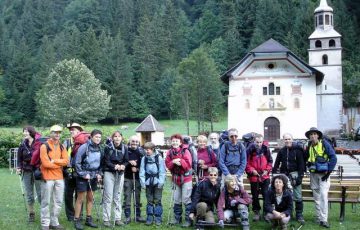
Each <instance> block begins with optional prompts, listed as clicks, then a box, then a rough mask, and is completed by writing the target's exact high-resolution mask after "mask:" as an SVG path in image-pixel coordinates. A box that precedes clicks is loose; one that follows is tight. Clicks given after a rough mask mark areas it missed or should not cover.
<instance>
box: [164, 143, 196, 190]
mask: <svg viewBox="0 0 360 230" xmlns="http://www.w3.org/2000/svg"><path fill="white" fill-rule="evenodd" d="M177 158H180V163H181V165H180V166H178V165H175V164H174V163H173V162H172V161H173V160H174V159H177ZM191 162H192V159H191V154H190V152H189V150H187V149H184V150H183V149H182V148H181V147H179V148H177V149H174V148H171V149H169V150H168V151H167V153H166V158H165V164H166V167H167V168H168V169H169V170H170V172H171V174H172V181H173V182H175V183H176V184H177V185H179V186H181V185H182V184H183V183H186V182H189V181H192V172H191V169H192V166H191Z"/></svg>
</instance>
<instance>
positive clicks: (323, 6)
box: [308, 0, 343, 135]
mask: <svg viewBox="0 0 360 230" xmlns="http://www.w3.org/2000/svg"><path fill="white" fill-rule="evenodd" d="M314 20H315V23H314V25H315V31H314V32H313V33H312V34H311V35H310V37H309V41H310V48H309V50H308V52H309V65H310V66H312V67H314V68H316V69H317V70H319V71H321V72H322V73H324V80H323V82H322V84H321V85H319V86H317V90H316V93H317V117H318V119H317V122H318V124H317V126H318V128H319V129H320V130H321V131H323V132H327V133H329V134H334V135H335V134H338V132H339V130H340V129H341V127H342V108H343V106H342V61H341V59H342V54H341V52H342V48H341V35H340V34H339V33H338V32H337V31H336V30H335V29H334V17H333V8H331V7H330V6H329V5H328V4H327V1H326V0H321V1H320V5H319V6H318V7H317V8H316V9H315V11H314Z"/></svg>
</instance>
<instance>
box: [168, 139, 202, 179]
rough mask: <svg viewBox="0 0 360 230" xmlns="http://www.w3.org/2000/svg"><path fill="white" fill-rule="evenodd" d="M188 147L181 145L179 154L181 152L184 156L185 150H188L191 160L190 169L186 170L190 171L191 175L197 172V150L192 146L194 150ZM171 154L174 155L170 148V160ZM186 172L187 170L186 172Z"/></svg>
mask: <svg viewBox="0 0 360 230" xmlns="http://www.w3.org/2000/svg"><path fill="white" fill-rule="evenodd" d="M189 147H190V145H189ZM189 147H183V148H182V149H181V151H180V154H181V155H182V156H184V154H185V150H188V151H189V152H190V155H191V161H192V164H191V166H192V169H191V170H189V171H188V172H190V175H191V174H195V175H196V172H197V152H196V149H195V147H194V146H193V150H195V151H194V152H192V151H190V149H191V148H189ZM173 155H174V152H173V150H172V149H171V150H170V154H169V156H170V159H171V160H172V159H173ZM186 173H187V172H186Z"/></svg>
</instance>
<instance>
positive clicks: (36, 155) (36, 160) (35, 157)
mask: <svg viewBox="0 0 360 230" xmlns="http://www.w3.org/2000/svg"><path fill="white" fill-rule="evenodd" d="M48 139H49V138H48V137H40V138H38V139H35V143H34V147H33V149H34V151H33V153H32V155H31V161H30V164H31V165H32V166H33V167H34V168H39V167H40V164H41V162H40V147H41V145H42V144H45V143H46V141H47V140H48Z"/></svg>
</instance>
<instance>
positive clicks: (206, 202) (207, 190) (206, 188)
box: [189, 167, 220, 224]
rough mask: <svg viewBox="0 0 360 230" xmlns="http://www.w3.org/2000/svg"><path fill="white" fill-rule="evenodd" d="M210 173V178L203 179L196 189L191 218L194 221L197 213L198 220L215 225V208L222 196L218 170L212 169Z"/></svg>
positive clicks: (209, 169) (209, 170)
mask: <svg viewBox="0 0 360 230" xmlns="http://www.w3.org/2000/svg"><path fill="white" fill-rule="evenodd" d="M208 173H209V176H208V178H205V179H203V180H202V181H201V182H199V184H198V186H197V187H196V190H195V193H194V196H193V199H192V206H191V213H190V215H189V218H190V219H191V220H193V219H194V216H195V213H196V219H197V220H205V221H206V222H207V223H210V224H215V218H214V206H215V205H216V203H217V201H218V199H219V195H220V185H219V184H218V183H217V179H218V169H217V168H215V167H210V168H208Z"/></svg>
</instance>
